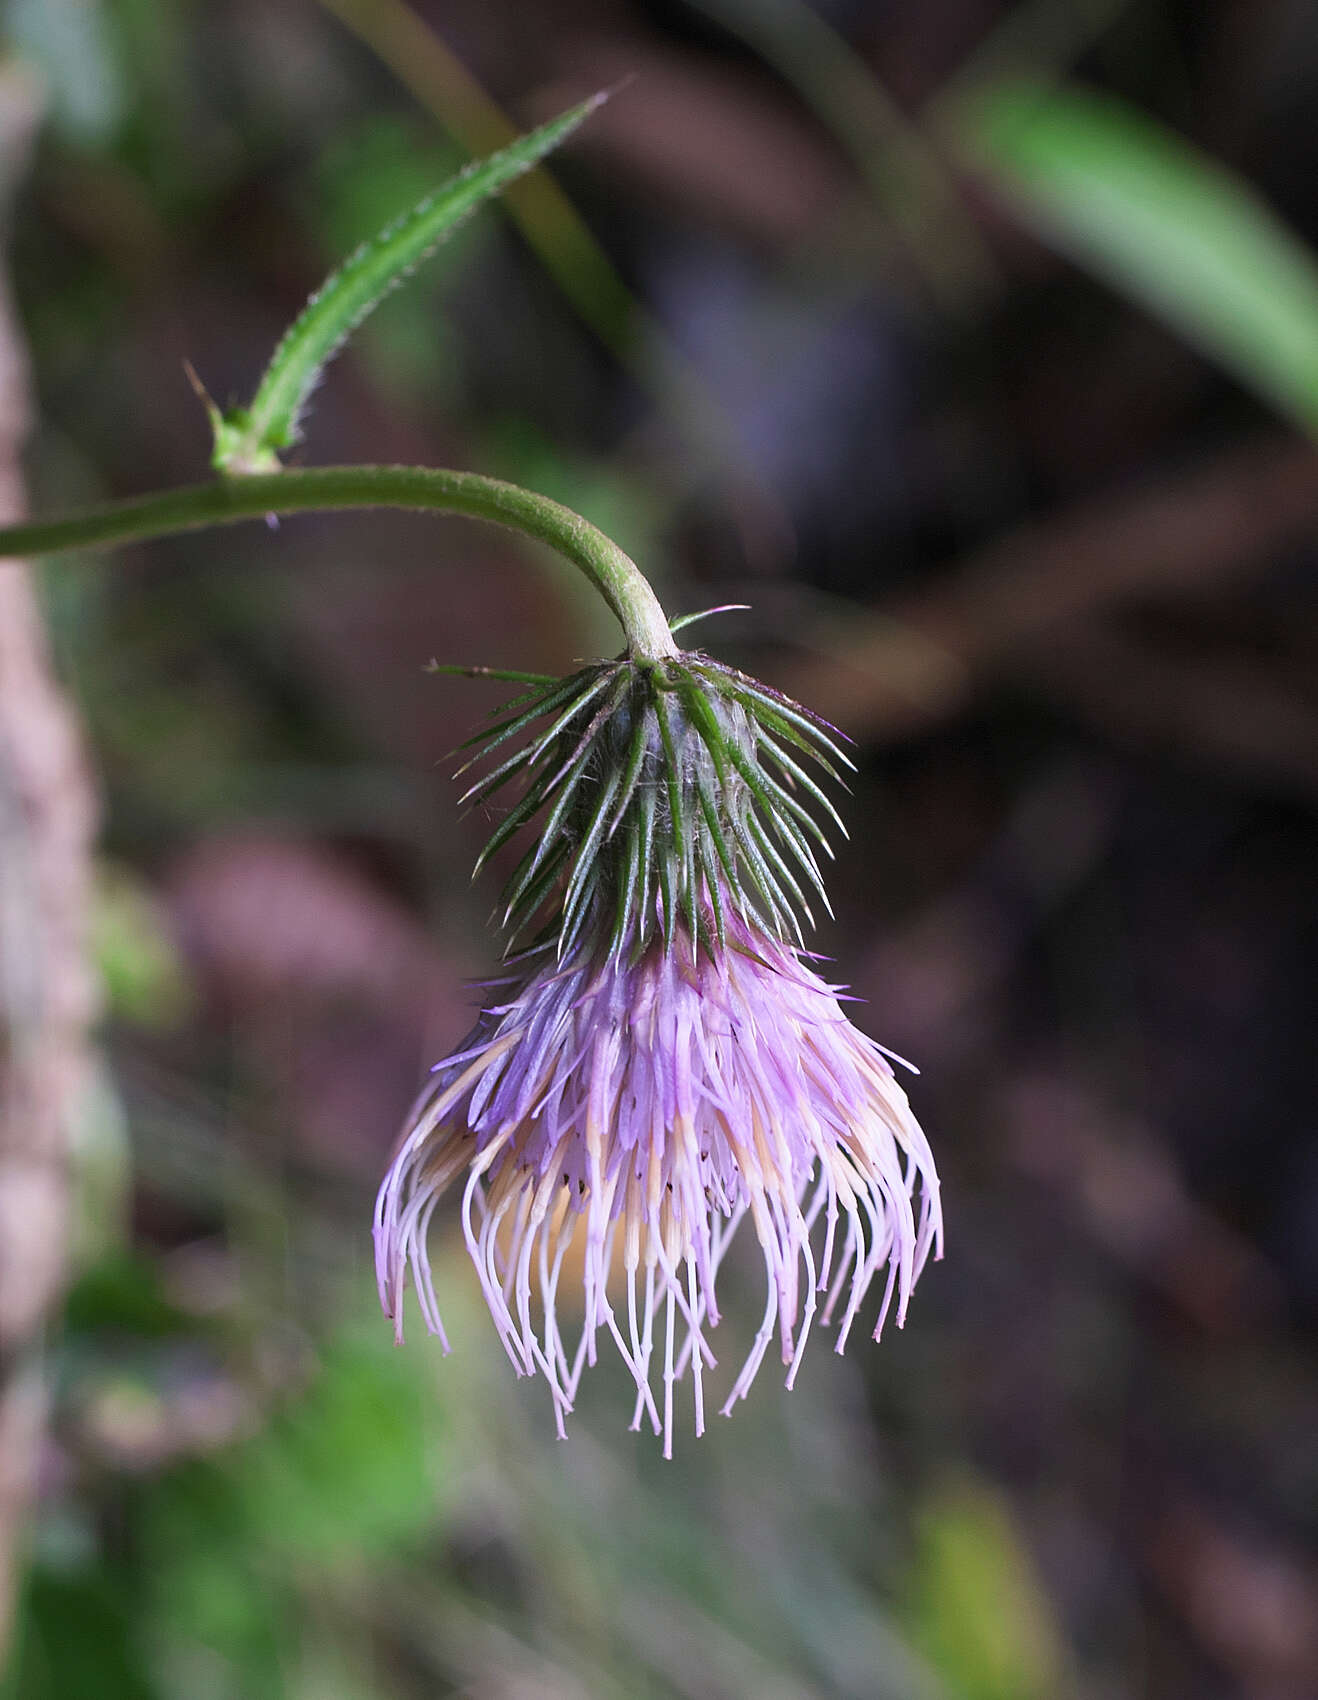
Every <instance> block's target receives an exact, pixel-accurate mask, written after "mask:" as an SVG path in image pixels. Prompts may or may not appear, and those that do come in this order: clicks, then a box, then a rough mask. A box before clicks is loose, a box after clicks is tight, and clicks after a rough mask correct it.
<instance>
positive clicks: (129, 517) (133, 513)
mask: <svg viewBox="0 0 1318 1700" xmlns="http://www.w3.org/2000/svg"><path fill="white" fill-rule="evenodd" d="M336 508H416V509H421V510H423V511H427V512H434V513H453V514H465V515H467V516H468V517H469V518H471V519H486V520H491V521H493V523H494V524H495V525H504V526H508V527H509V528H510V529H511V530H513V531H520V532H522V533H523V534H524V535H525V536H527V537H534V538H536V539H537V540H538V541H539V542H541V543H547V544H549V546H550V548H552V549H556V550H557V551H558V553H559V554H560V555H565V556H566V557H567V559H568V560H569V561H571V562H572V564H573V565H574V566H576V567H579V568H580V569H581V571H582V572H583V573H585V575H586V577H587V578H588V579H589V580H590V581H591V583H592V584H593V585H594V586H595V588H596V589H597V590H598V591H599V592H600V594H601V595H602V596H603V598H604V600H605V601H606V602H607V603H608V605H609V607H610V608H612V610H613V612H614V613H615V614H616V615H617V616H618V619H619V621H620V622H621V624H622V629H623V631H624V632H625V633H626V634H627V647H628V649H629V651H630V653H631V654H632V656H634V657H635V658H636V659H638V660H660V659H662V658H663V657H665V656H669V655H676V654H677V645H676V644H675V643H674V642H673V636H672V633H671V632H670V631H669V629H668V621H667V619H666V618H665V617H664V611H663V609H662V608H661V607H660V605H659V599H658V598H657V597H656V596H655V593H654V591H653V590H652V589H651V588H650V584H649V581H648V580H647V579H646V577H645V576H644V574H643V573H642V572H641V570H640V568H639V567H638V566H637V565H636V563H635V561H633V560H632V558H631V556H630V555H628V554H626V553H625V552H624V551H623V550H621V549H620V548H619V547H618V545H617V544H616V543H614V542H613V541H612V540H611V539H610V538H608V537H606V536H605V535H604V533H603V532H602V531H599V530H598V529H597V528H596V527H595V526H593V525H591V523H590V522H589V520H585V519H583V518H582V517H581V515H580V514H577V513H573V511H572V509H571V508H565V507H563V506H562V504H561V503H559V502H552V501H550V499H549V498H548V497H547V496H538V495H536V494H535V493H534V492H533V491H530V490H523V489H521V488H520V487H519V486H518V485H516V484H505V483H503V481H502V480H501V479H498V478H484V477H482V476H481V474H479V473H476V472H453V471H450V470H449V469H448V468H446V467H421V466H320V467H313V468H310V469H307V470H303V471H294V472H273V473H260V474H250V475H245V476H243V477H234V478H222V479H218V480H216V481H215V482H214V483H212V484H190V485H186V486H185V487H184V488H183V489H181V490H163V491H161V492H159V494H156V495H151V496H139V497H136V498H134V499H133V500H131V501H127V502H115V503H112V504H111V505H109V506H107V507H103V508H93V509H91V510H89V511H88V512H86V513H82V514H74V515H72V516H71V517H70V518H68V519H56V520H48V521H37V522H35V523H33V524H30V525H11V526H7V527H5V528H3V529H0V555H42V554H52V553H54V552H55V551H57V550H61V549H86V548H91V547H94V546H95V545H97V544H102V543H129V542H140V541H142V540H143V539H145V538H149V537H167V536H169V535H170V534H171V533H173V532H179V531H197V530H199V529H201V528H202V527H204V526H209V525H231V524H233V523H234V522H236V521H238V520H243V519H261V518H264V517H265V516H266V515H267V514H293V513H307V512H311V511H314V510H320V511H325V510H328V509H336Z"/></svg>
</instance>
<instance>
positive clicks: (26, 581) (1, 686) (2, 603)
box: [0, 69, 95, 1669]
mask: <svg viewBox="0 0 1318 1700" xmlns="http://www.w3.org/2000/svg"><path fill="white" fill-rule="evenodd" d="M38 109H39V100H38V97H37V94H36V92H35V90H34V88H33V87H32V86H31V85H30V84H29V83H28V82H27V81H26V79H24V78H23V77H22V76H21V74H20V73H18V72H16V71H14V70H12V69H9V70H5V71H3V72H0V213H2V212H4V211H7V209H8V205H9V201H10V198H11V194H12V191H13V188H14V186H15V183H16V181H17V180H18V179H19V178H20V177H21V175H22V172H23V170H24V169H25V167H26V163H27V160H28V156H29V152H30V147H31V142H32V138H33V134H34V132H35V129H36V124H37V118H38ZM28 421H29V400H28V383H27V368H26V362H25V359H24V353H23V347H22V342H21V335H20V331H19V327H18V325H17V323H16V321H15V318H14V314H13V310H12V304H11V301H10V296H9V291H8V287H7V279H6V278H5V277H4V276H2V275H0V520H3V521H6V522H7V521H11V520H14V519H17V518H19V517H21V515H22V513H23V488H22V474H21V469H20V462H19V456H20V453H21V450H22V446H23V439H24V436H25V435H26V431H27V427H28ZM94 820H95V803H94V797H93V792H92V787H91V783H90V781H89V778H88V772H87V765H86V762H85V759H84V753H83V748H82V743H81V739H80V737H79V734H78V726H77V722H76V720H75V717H74V714H73V712H72V710H71V708H70V705H69V703H68V701H67V699H66V698H65V696H64V694H63V692H62V691H61V690H60V688H59V686H58V684H57V683H56V681H55V678H54V676H53V674H52V672H51V663H50V653H49V648H48V645H47V642H46V634H45V631H44V629H43V626H42V620H41V612H40V609H39V607H38V603H37V599H36V595H35V592H34V587H33V582H32V576H31V573H30V571H29V569H28V567H27V566H26V565H25V564H24V563H23V562H21V561H12V560H0V1669H3V1666H4V1663H5V1656H6V1653H7V1651H8V1648H9V1643H10V1641H11V1639H12V1628H13V1608H14V1596H15V1590H16V1587H17V1585H18V1580H19V1577H20V1575H21V1571H22V1562H23V1551H24V1544H25V1533H26V1529H27V1526H28V1520H29V1515H30V1512H31V1508H32V1504H33V1498H34V1493H35V1489H36V1485H37V1472H38V1466H39V1462H40V1454H41V1438H42V1431H43V1425H44V1418H45V1403H46V1400H45V1378H44V1375H43V1368H42V1348H43V1343H44V1334H45V1330H46V1326H47V1324H48V1321H49V1319H50V1316H51V1313H52V1310H53V1308H54V1306H55V1305H56V1304H57V1302H58V1300H59V1298H60V1295H61V1292H62V1289H63V1282H64V1271H65V1266H66V1248H67V1236H68V1198H69V1163H70V1140H69V1130H70V1126H71V1123H72V1118H73V1114H74V1109H75V1105H76V1102H77V1100H78V1098H79V1096H80V1094H81V1093H82V1092H83V1091H84V1089H85V1085H86V1078H87V1066H88V1050H87V1046H88V1028H89V1024H90V1022H91V1019H92V1015H93V1013H94V1004H95V994H94V989H93V986H94V983H93V980H92V976H91V973H90V971H89V967H88V963H87V954H86V921H87V908H88V895H89V888H90V854H91V837H92V829H93V825H94Z"/></svg>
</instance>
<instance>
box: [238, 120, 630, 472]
mask: <svg viewBox="0 0 1318 1700" xmlns="http://www.w3.org/2000/svg"><path fill="white" fill-rule="evenodd" d="M604 99H605V96H603V95H594V96H593V97H592V98H591V99H590V100H586V101H583V102H582V103H581V105H580V106H574V107H573V108H572V109H571V110H570V111H568V112H564V113H562V114H561V115H560V116H559V117H557V118H554V119H552V120H551V121H550V122H549V123H548V124H542V125H541V127H540V128H539V129H538V130H533V131H532V132H531V133H530V135H527V136H522V137H519V139H518V140H517V141H515V142H513V143H512V145H511V146H510V147H506V148H503V149H502V150H501V151H500V152H499V153H496V154H491V155H490V157H489V158H488V159H483V160H480V161H478V162H477V163H475V164H473V165H471V166H469V167H468V168H467V169H466V170H465V171H464V172H462V173H461V174H460V175H459V176H457V177H455V178H453V179H452V180H451V181H450V182H448V183H446V184H445V185H444V186H443V187H442V188H440V189H437V190H436V191H435V193H434V194H433V195H428V196H427V197H426V198H425V200H423V201H421V202H420V203H419V204H418V205H417V206H415V207H413V209H412V210H411V212H409V213H405V214H404V215H403V217H402V218H400V219H398V220H397V221H396V222H395V223H393V224H391V225H389V226H388V228H387V229H385V230H383V231H381V233H380V234H379V235H378V236H376V237H374V238H372V240H371V241H369V242H364V243H363V244H362V246H361V247H360V248H358V250H357V252H356V253H355V254H353V255H352V256H351V258H349V259H348V260H346V261H345V262H344V264H343V265H342V266H341V267H340V268H339V270H338V271H336V272H334V273H333V274H332V275H331V276H330V277H329V278H328V279H327V280H326V281H325V283H324V284H322V286H321V287H320V289H318V290H317V291H316V293H315V294H314V295H313V296H312V297H311V299H310V301H308V303H307V305H306V307H305V308H304V309H303V311H302V313H301V314H300V315H299V317H298V318H297V319H296V320H295V321H294V323H293V324H292V326H291V327H290V328H289V330H288V331H287V333H286V334H285V336H284V338H283V340H282V341H281V342H280V344H279V346H278V348H276V350H275V352H274V355H273V357H272V359H271V361H270V364H269V366H268V367H267V369H266V372H265V376H264V377H263V378H262V379H261V382H260V385H259V386H258V388H257V391H256V395H255V396H254V397H253V399H252V404H251V406H250V407H248V408H245V409H239V410H236V411H235V412H233V413H230V414H229V415H227V416H225V417H224V418H218V417H217V416H216V415H215V414H214V413H212V423H213V424H214V425H215V434H216V442H215V456H214V459H215V464H216V466H217V467H218V468H219V469H220V470H221V471H225V472H231V473H243V472H252V471H263V472H269V471H273V470H275V469H276V468H277V466H278V464H279V462H278V451H279V450H280V449H286V448H290V447H291V446H292V445H293V444H294V443H295V442H296V441H297V440H298V428H299V424H300V421H301V418H302V413H303V410H304V409H305V407H306V404H307V401H308V399H309V397H310V395H311V392H312V391H313V390H314V389H315V387H316V385H317V383H318V382H319V381H320V376H321V373H322V372H323V371H324V369H325V367H326V366H327V365H328V364H329V362H330V361H331V360H332V359H333V358H334V356H335V354H337V353H338V351H339V349H340V348H341V347H342V346H343V344H344V342H345V341H346V340H347V338H348V337H349V336H350V335H351V333H352V332H353V331H354V330H355V329H356V328H357V326H358V325H359V324H360V323H361V322H362V320H363V319H364V318H365V317H366V315H367V314H368V313H369V312H370V311H371V309H372V308H373V307H375V306H376V305H377V304H378V302H379V301H380V300H381V299H382V298H383V297H384V296H385V295H387V294H388V293H389V291H390V290H391V289H393V288H394V287H395V286H396V285H397V284H399V283H401V282H402V281H403V279H404V278H405V277H407V276H408V274H409V273H410V272H412V271H413V270H415V268H416V267H417V266H418V265H420V263H421V262H422V261H423V260H425V259H426V258H428V257H429V255H430V254H432V253H433V252H434V250H435V249H436V248H437V247H438V245H439V244H440V242H441V241H443V239H444V237H445V236H447V235H448V234H449V232H450V231H452V230H453V228H454V227H455V226H456V225H457V224H458V223H460V222H461V220H462V219H464V218H465V217H466V216H467V214H468V213H470V212H473V211H474V210H475V208H476V207H477V206H479V205H480V203H481V202H482V201H483V200H486V199H488V197H489V196H491V195H495V194H498V193H499V191H500V190H501V189H504V188H506V187H507V185H508V184H509V183H511V182H513V181H514V180H515V179H516V178H518V177H520V176H521V175H522V173H523V172H525V171H529V170H530V169H531V167H532V166H534V165H537V164H538V163H539V162H540V160H542V159H543V158H544V157H545V155H546V154H548V153H550V152H551V151H552V150H553V149H554V148H556V147H557V146H558V144H559V143H560V142H562V141H563V140H564V139H565V138H566V137H567V136H568V135H570V134H571V132H572V131H573V130H575V129H576V127H577V125H578V124H580V123H581V122H582V120H583V119H585V118H587V117H588V116H589V115H590V114H591V113H592V112H593V111H594V110H595V108H596V107H597V106H599V104H600V103H601V101H602V100H604Z"/></svg>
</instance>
